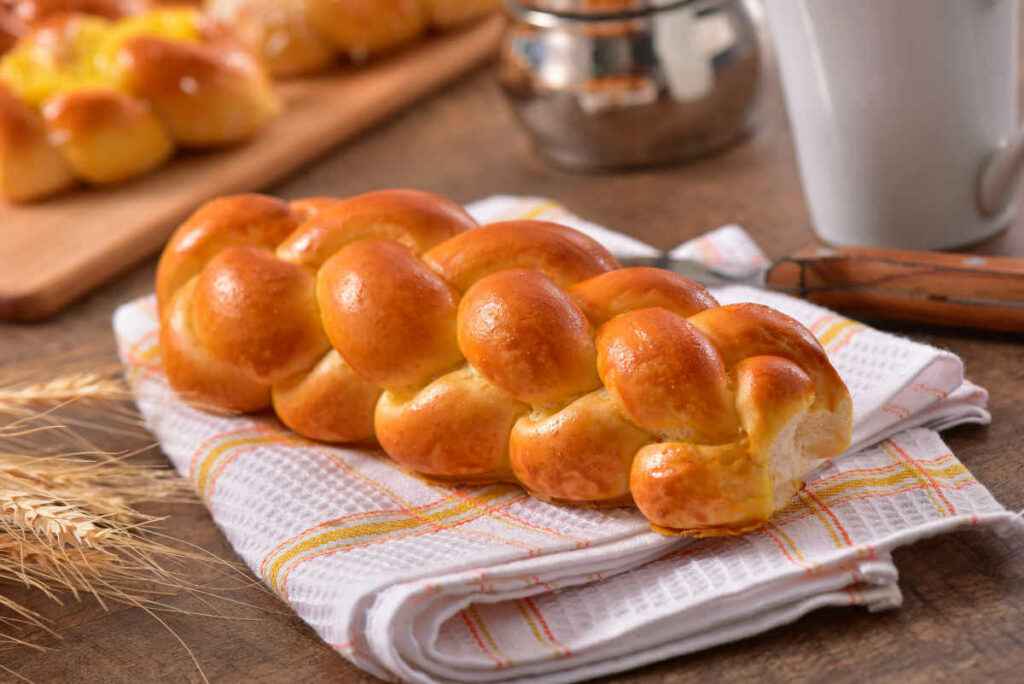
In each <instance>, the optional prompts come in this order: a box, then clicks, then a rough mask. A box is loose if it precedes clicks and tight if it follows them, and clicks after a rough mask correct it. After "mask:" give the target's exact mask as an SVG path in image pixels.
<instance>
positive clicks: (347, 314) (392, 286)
mask: <svg viewBox="0 0 1024 684" xmlns="http://www.w3.org/2000/svg"><path fill="white" fill-rule="evenodd" d="M157 298H158V303H159V312H160V320H161V338H160V340H161V341H160V345H161V350H162V358H163V366H164V370H165V372H166V374H167V377H168V379H169V381H170V383H171V385H172V387H173V388H174V389H175V390H177V391H178V392H179V393H180V395H181V396H182V397H183V398H185V399H187V400H189V401H191V402H193V403H194V404H195V405H196V406H198V407H200V408H204V409H206V410H212V411H227V412H242V413H250V412H260V411H273V412H274V413H276V415H277V417H278V418H280V420H281V421H283V422H284V423H285V424H286V425H288V426H289V427H290V428H292V429H293V430H295V431H296V432H298V433H299V434H301V435H303V436H305V437H308V438H310V439H315V440H321V441H325V442H334V443H341V444H360V443H362V444H367V443H377V444H379V445H380V446H381V447H382V448H383V450H384V451H385V452H386V453H387V454H388V455H389V456H390V457H391V458H392V459H394V460H395V461H396V462H397V463H398V464H400V465H401V466H402V467H404V468H406V469H408V470H411V471H414V472H416V473H419V474H422V475H425V476H427V477H430V478H433V479H436V480H442V481H447V482H458V483H480V482H494V481H508V482H516V483H519V484H521V485H522V486H523V487H525V488H526V489H527V490H528V491H529V492H530V493H531V494H533V495H534V496H536V497H538V498H541V499H544V500H548V501H553V502H558V503H563V504H570V505H583V506H621V505H635V506H637V507H638V508H639V509H640V511H641V512H642V513H643V514H644V515H645V516H646V517H647V518H648V520H650V522H651V523H652V525H654V526H655V527H656V528H657V529H659V530H662V531H670V532H678V533H686V534H691V535H696V536H709V535H724V534H738V533H741V532H743V531H745V530H748V529H751V528H754V527H757V526H759V525H761V524H763V523H764V522H766V521H767V520H769V519H770V518H771V516H772V515H773V514H774V513H775V512H777V511H778V510H780V509H781V508H782V507H783V506H785V505H786V503H787V502H788V501H789V499H790V498H791V497H792V496H793V494H794V493H795V492H796V491H797V490H798V489H799V487H800V486H801V485H802V478H803V477H805V476H806V475H807V474H808V473H809V472H810V471H811V470H813V469H814V468H816V467H817V466H818V465H819V464H821V463H822V462H823V461H825V460H828V459H831V458H833V457H835V456H838V455H839V454H840V453H842V452H843V451H844V450H845V449H847V448H848V446H849V444H850V436H851V429H852V402H851V398H850V394H849V392H848V390H847V388H846V386H845V384H844V383H843V381H842V379H841V378H840V377H839V374H838V373H837V372H836V370H835V368H833V366H832V364H831V363H830V362H829V359H828V357H827V356H826V354H825V352H824V350H823V349H822V347H821V345H820V344H819V343H818V341H817V340H816V339H815V338H814V336H813V335H812V334H811V333H810V332H809V331H808V330H807V329H806V328H804V327H803V326H802V325H801V324H800V323H798V322H797V321H795V320H793V319H792V318H789V317H788V316H786V315H784V314H782V313H780V312H778V311H775V310H773V309H770V308H768V307H765V306H760V305H755V304H736V305H730V306H720V305H719V304H718V302H717V301H715V298H714V297H713V296H712V295H711V294H710V293H709V292H708V291H707V290H706V289H704V288H703V287H702V286H701V285H699V284H698V283H696V282H693V281H691V280H688V279H686V278H683V277H681V276H678V275H676V274H673V273H671V272H669V271H664V270H657V269H648V268H620V267H619V265H618V263H617V262H616V260H615V259H614V257H613V256H612V255H611V254H609V253H608V252H607V251H606V250H605V249H604V248H603V247H602V246H601V245H599V244H598V243H596V242H594V241H593V240H591V239H590V238H588V237H586V236H585V235H583V234H581V233H579V232H576V231H574V230H572V229H570V228H567V227H565V226H561V225H558V224H554V223H547V222H541V221H512V222H504V223H495V224H491V225H487V226H482V227H480V226H477V225H476V223H475V222H474V220H473V219H472V218H471V217H470V216H469V215H468V214H467V213H466V212H465V211H464V210H463V209H462V208H461V207H459V206H458V205H457V204H455V203H453V202H451V201H449V200H447V199H444V198H442V197H438V196H435V195H431V194H428V193H423V192H417V191H410V190H391V191H380V192H373V193H369V194H365V195H361V196H357V197H353V198H349V199H344V200H334V199H329V198H315V199H310V200H300V201H297V202H291V203H288V202H283V201H280V200H277V199H274V198H271V197H266V196H261V195H240V196H234V197H225V198H221V199H218V200H215V201H213V202H210V203H208V204H206V205H205V206H203V207H202V208H200V209H199V210H198V211H197V212H196V213H195V214H194V215H193V216H192V217H191V218H190V219H189V220H188V221H186V222H185V223H184V224H183V225H182V226H181V227H180V228H179V229H178V230H177V232H176V233H175V235H174V237H173V238H172V240H171V242H170V243H169V244H168V246H167V248H166V249H165V251H164V253H163V256H162V257H161V260H160V265H159V269H158V273H157Z"/></svg>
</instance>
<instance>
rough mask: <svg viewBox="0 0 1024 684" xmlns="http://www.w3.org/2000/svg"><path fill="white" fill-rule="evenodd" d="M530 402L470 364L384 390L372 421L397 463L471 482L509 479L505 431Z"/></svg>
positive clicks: (385, 447)
mask: <svg viewBox="0 0 1024 684" xmlns="http://www.w3.org/2000/svg"><path fill="white" fill-rule="evenodd" d="M527 410H529V407H528V406H526V405H525V404H522V403H520V402H518V401H516V400H515V399H514V398H512V397H511V396H509V395H508V394H506V393H505V392H503V391H502V390H501V389H499V388H498V387H495V386H494V385H492V384H491V383H489V382H487V381H486V380H485V379H484V378H482V377H481V376H480V375H479V374H477V373H475V372H474V371H473V370H472V369H471V368H469V367H463V368H460V369H458V370H455V371H452V372H451V373H447V374H445V375H443V376H441V377H440V378H438V379H437V380H435V381H433V382H432V383H430V384H429V385H427V386H426V387H424V388H423V389H422V390H420V391H419V392H415V393H412V394H408V393H405V394H403V393H397V394H396V393H392V392H386V393H385V394H384V396H383V397H381V400H380V402H379V403H378V404H377V413H376V418H375V425H376V431H377V435H379V437H380V441H381V446H382V447H383V448H384V450H385V451H386V452H387V453H388V454H389V455H390V456H391V457H392V458H393V459H395V460H396V461H397V462H398V463H400V464H402V465H403V466H405V467H406V468H409V469H410V470H414V471H416V472H419V473H423V474H425V475H430V476H433V477H444V478H448V479H452V480H461V481H466V480H464V479H463V478H468V479H469V480H470V481H473V482H481V481H485V480H486V481H502V480H512V479H513V478H512V473H511V468H510V466H509V459H508V451H509V439H508V435H509V432H510V431H511V430H512V426H513V424H514V423H515V421H516V418H518V417H519V416H521V415H522V414H523V413H525V412H526V411H527Z"/></svg>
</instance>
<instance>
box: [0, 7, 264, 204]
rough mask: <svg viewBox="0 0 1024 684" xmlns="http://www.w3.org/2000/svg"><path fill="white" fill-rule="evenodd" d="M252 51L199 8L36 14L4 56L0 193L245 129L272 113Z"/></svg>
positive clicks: (156, 156) (119, 172)
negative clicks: (117, 15)
mask: <svg viewBox="0 0 1024 684" xmlns="http://www.w3.org/2000/svg"><path fill="white" fill-rule="evenodd" d="M278 110H279V104H278V100H277V98H276V96H275V95H274V93H273V90H272V87H271V84H270V82H269V80H268V78H267V76H266V74H265V73H264V71H263V68H262V66H261V65H260V63H259V61H258V60H257V59H256V58H255V57H254V56H253V55H252V54H251V53H250V52H249V51H248V50H247V49H246V48H244V47H242V46H241V45H240V44H239V43H238V42H237V41H235V40H234V39H233V38H232V37H231V36H230V35H229V34H228V33H227V32H226V31H224V30H223V29H222V28H220V27H219V26H217V25H214V24H211V23H210V22H207V21H206V20H205V19H204V18H203V17H202V15H201V14H200V13H199V12H198V11H197V10H196V9H189V8H168V9H155V10H150V11H147V12H144V13H142V14H137V15H132V16H129V17H126V18H123V19H120V20H117V21H110V20H108V19H105V18H103V17H99V16H95V15H85V14H61V15H57V16H54V17H51V18H49V19H46V20H44V21H43V22H41V23H40V24H38V25H37V26H36V27H35V28H34V29H32V31H31V32H30V33H28V34H27V35H25V36H23V37H22V38H20V39H19V40H18V42H17V44H16V45H15V46H14V48H12V49H11V50H10V51H9V52H8V53H7V54H6V55H4V56H3V58H2V59H0V194H2V196H3V197H5V198H7V199H8V200H12V201H28V200H35V199H39V198H42V197H46V196H48V195H52V194H54V193H57V192H60V191H62V190H65V189H67V188H69V187H71V186H73V185H74V184H75V183H77V182H79V181H84V182H86V183H90V184H97V185H105V184H110V183H117V182H121V181H125V180H127V179H130V178H133V177H136V176H139V175H141V174H144V173H146V172H148V171H150V170H152V169H153V168H156V167H158V166H160V165H161V164H163V163H164V162H165V161H166V160H167V159H168V157H170V156H171V154H172V153H173V152H174V150H175V149H176V148H179V147H182V148H197V149H206V148H212V147H220V146H224V145H230V144H234V143H238V142H241V141H243V140H246V139H248V138H250V137H252V136H253V135H255V134H256V133H257V132H258V131H259V130H260V129H261V128H262V127H263V126H265V125H266V124H267V123H268V122H269V121H270V120H271V119H272V118H273V117H274V116H275V115H276V114H277V112H278Z"/></svg>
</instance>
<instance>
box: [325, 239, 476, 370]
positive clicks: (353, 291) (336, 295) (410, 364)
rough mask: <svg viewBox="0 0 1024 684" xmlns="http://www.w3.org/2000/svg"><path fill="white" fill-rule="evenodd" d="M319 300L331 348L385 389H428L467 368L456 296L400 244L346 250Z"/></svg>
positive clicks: (372, 243)
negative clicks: (443, 377) (446, 373)
mask: <svg viewBox="0 0 1024 684" xmlns="http://www.w3.org/2000/svg"><path fill="white" fill-rule="evenodd" d="M317 293H318V298H319V301H320V310H321V313H322V316H323V326H324V329H325V330H326V331H327V335H328V336H329V337H330V339H331V344H333V345H334V348H335V349H337V350H338V351H339V352H340V353H341V355H342V356H343V357H344V358H345V360H346V361H347V362H348V363H349V364H350V365H351V366H352V368H354V369H355V371H356V373H358V374H359V375H360V376H362V377H363V378H365V379H367V380H369V381H371V382H374V383H376V384H377V385H380V386H381V387H384V388H386V389H398V390H400V389H405V388H407V387H417V386H423V385H424V384H425V383H427V382H429V381H430V380H431V379H432V378H434V377H437V375H438V374H440V373H442V372H444V371H446V370H448V369H451V368H453V367H454V366H455V365H456V364H457V363H459V362H460V361H461V360H462V354H461V353H460V352H459V347H458V344H456V341H455V314H456V309H457V305H458V296H457V295H456V293H455V291H454V290H453V289H452V288H451V287H450V286H449V285H448V284H447V283H446V282H444V280H442V279H441V278H439V277H438V276H437V274H435V273H434V272H433V271H431V270H430V269H429V268H427V267H426V265H425V264H424V263H423V262H422V261H420V260H419V259H418V258H416V256H415V255H414V254H413V253H412V252H411V251H410V250H409V249H408V248H407V247H405V246H403V245H400V244H398V243H397V242H391V241H383V240H362V241H359V242H354V243H352V244H351V245H349V246H347V247H345V248H344V249H343V250H341V251H340V252H338V253H337V254H336V255H334V256H333V257H331V258H330V259H329V260H328V261H327V263H326V264H324V266H323V268H322V269H321V270H320V278H319V282H318V284H317Z"/></svg>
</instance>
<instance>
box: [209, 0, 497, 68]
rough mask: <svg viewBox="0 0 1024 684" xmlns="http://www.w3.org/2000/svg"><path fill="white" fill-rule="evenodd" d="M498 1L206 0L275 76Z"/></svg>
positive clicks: (353, 54)
mask: <svg viewBox="0 0 1024 684" xmlns="http://www.w3.org/2000/svg"><path fill="white" fill-rule="evenodd" d="M499 4H500V0H206V2H205V7H206V12H207V14H208V15H209V16H210V17H211V18H213V19H214V20H215V21H218V22H221V23H222V24H224V25H226V26H230V27H231V28H232V29H233V30H234V31H235V33H236V35H238V37H239V38H240V39H241V40H242V41H243V42H244V43H245V44H246V46H248V47H249V48H250V49H252V50H253V51H254V52H256V53H257V54H259V55H260V56H261V58H262V59H263V62H264V64H265V65H266V67H267V70H268V71H269V72H270V73H271V74H273V75H275V76H297V75H301V74H309V73H314V72H317V71H320V70H322V69H324V68H325V67H326V66H328V65H329V64H331V63H332V62H333V61H334V60H335V59H336V58H337V57H338V56H339V55H340V56H343V57H345V58H347V59H350V60H353V61H356V62H359V61H362V60H365V59H366V58H368V57H372V56H375V55H378V54H382V53H385V52H388V51H390V50H393V49H395V48H397V47H400V46H402V45H405V44H406V43H409V42H410V41H412V40H415V39H416V38H417V37H419V36H420V35H422V34H423V33H424V32H426V31H427V30H428V29H431V28H434V29H440V30H445V29H449V28H452V27H455V26H458V25H460V24H464V23H466V22H468V21H471V20H473V19H476V18H478V17H481V16H483V15H484V14H487V13H488V12H491V11H494V10H495V9H496V8H497V7H498V6H499Z"/></svg>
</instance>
